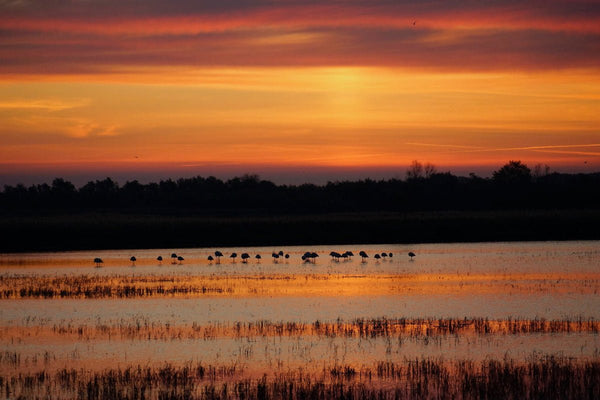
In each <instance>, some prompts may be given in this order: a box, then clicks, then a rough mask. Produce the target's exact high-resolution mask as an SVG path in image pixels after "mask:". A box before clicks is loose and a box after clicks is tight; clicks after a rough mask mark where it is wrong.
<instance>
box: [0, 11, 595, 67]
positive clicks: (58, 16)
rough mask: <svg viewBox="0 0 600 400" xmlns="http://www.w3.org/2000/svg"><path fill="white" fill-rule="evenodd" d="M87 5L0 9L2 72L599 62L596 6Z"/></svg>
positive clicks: (592, 64)
mask: <svg viewBox="0 0 600 400" xmlns="http://www.w3.org/2000/svg"><path fill="white" fill-rule="evenodd" d="M90 4H91V3H88V2H55V1H33V0H32V1H30V2H20V3H17V2H14V1H11V2H6V1H5V2H2V3H0V24H1V26H2V31H1V32H0V35H1V36H0V60H1V61H2V62H1V63H0V64H1V66H0V74H4V75H6V76H11V75H15V76H16V75H19V74H21V75H23V74H24V75H27V74H32V75H44V74H77V73H84V74H110V73H112V72H113V71H114V70H115V68H130V69H135V68H137V67H139V68H142V67H148V66H151V67H164V66H188V67H189V66H192V67H198V66H203V67H205V66H231V67H240V66H268V67H272V66H341V65H349V66H394V67H402V68H419V69H433V70H444V71H446V70H457V71H465V70H467V71H479V70H486V71H488V70H553V69H562V68H598V67H599V66H600V4H598V3H596V2H577V1H575V2H573V1H549V2H543V3H538V2H535V1H534V2H513V1H508V0H505V1H494V2H481V1H444V2H438V1H420V2H414V1H377V2H373V1H358V0H354V1H344V2H337V1H336V2H314V1H313V2H311V1H307V2H297V1H284V2H276V3H272V2H267V1H240V0H235V1H223V2H192V1H174V2H169V3H168V4H165V2H163V1H157V0H149V1H145V2H143V6H140V4H141V3H139V2H133V1H113V0H108V1H103V2H100V3H97V2H94V6H93V7H92V6H91V5H90ZM542 4H543V7H542Z"/></svg>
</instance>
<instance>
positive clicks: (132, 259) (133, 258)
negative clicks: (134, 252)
mask: <svg viewBox="0 0 600 400" xmlns="http://www.w3.org/2000/svg"><path fill="white" fill-rule="evenodd" d="M129 261H131V266H132V267H135V262H136V261H137V258H135V256H131V258H130V259H129Z"/></svg>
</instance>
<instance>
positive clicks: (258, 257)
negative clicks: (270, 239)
mask: <svg viewBox="0 0 600 400" xmlns="http://www.w3.org/2000/svg"><path fill="white" fill-rule="evenodd" d="M254 258H256V260H257V262H260V259H261V258H262V257H261V256H260V254H257V255H256V256H254Z"/></svg>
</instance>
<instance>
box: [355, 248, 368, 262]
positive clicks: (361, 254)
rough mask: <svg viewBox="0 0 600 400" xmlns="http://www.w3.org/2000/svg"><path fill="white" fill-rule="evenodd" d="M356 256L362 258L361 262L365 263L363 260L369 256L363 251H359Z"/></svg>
mask: <svg viewBox="0 0 600 400" xmlns="http://www.w3.org/2000/svg"><path fill="white" fill-rule="evenodd" d="M358 255H359V256H361V257H362V262H366V260H365V258H369V255H368V254H367V253H366V252H365V251H364V250H361V251H360V252H359V253H358Z"/></svg>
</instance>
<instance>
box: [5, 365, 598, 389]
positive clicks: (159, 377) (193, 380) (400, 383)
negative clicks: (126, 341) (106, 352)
mask: <svg viewBox="0 0 600 400" xmlns="http://www.w3.org/2000/svg"><path fill="white" fill-rule="evenodd" d="M0 396H3V397H4V398H7V399H8V398H34V397H40V398H49V399H52V398H80V399H193V398H197V399H307V398H309V399H396V398H406V399H456V398H458V399H482V398H490V399H491V398H503V399H542V398H553V399H596V398H598V396H600V360H591V361H590V360H576V359H572V358H564V357H553V356H545V357H531V358H530V359H529V360H527V361H524V362H516V361H514V360H512V359H503V360H485V361H481V362H473V361H468V360H467V361H461V360H455V361H447V360H444V359H440V358H415V359H405V360H403V361H401V362H396V363H394V362H389V361H381V362H377V363H375V364H373V365H369V366H364V365H362V366H354V365H337V364H332V365H326V366H324V367H323V369H322V370H321V371H316V372H314V373H309V372H306V371H303V370H301V369H300V370H292V371H287V372H283V373H273V374H264V375H263V376H262V377H258V378H251V377H246V376H244V375H243V371H240V370H239V368H238V367H237V366H236V365H230V366H220V367H217V366H210V365H209V366H205V365H202V364H200V363H195V364H192V363H188V364H185V365H183V366H175V365H172V364H164V365H162V366H158V367H145V366H140V365H138V366H130V367H125V368H109V369H105V370H103V371H100V372H92V371H87V370H83V369H81V370H75V369H61V370H58V371H54V372H49V371H45V370H41V371H38V372H35V373H22V374H18V375H16V376H12V377H7V376H0Z"/></svg>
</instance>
